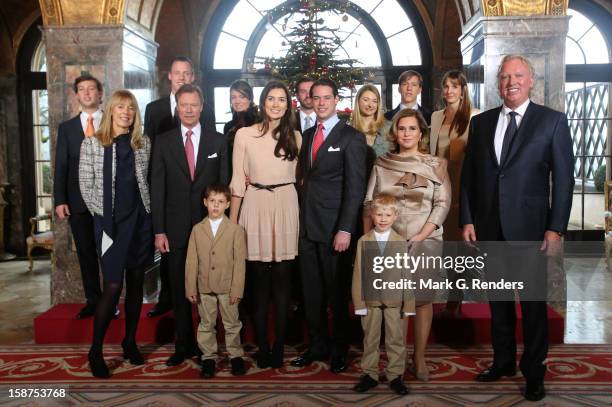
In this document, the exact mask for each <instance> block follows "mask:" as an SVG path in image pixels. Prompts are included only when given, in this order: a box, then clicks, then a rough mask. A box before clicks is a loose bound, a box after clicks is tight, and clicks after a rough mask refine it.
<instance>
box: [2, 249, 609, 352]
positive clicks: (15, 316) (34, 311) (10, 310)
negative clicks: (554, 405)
mask: <svg viewBox="0 0 612 407" xmlns="http://www.w3.org/2000/svg"><path fill="white" fill-rule="evenodd" d="M578 270H579V268H578ZM50 272H51V264H50V262H49V261H48V260H47V261H36V262H35V264H34V270H33V272H31V273H29V272H28V271H27V262H25V261H11V262H6V263H0V327H1V328H0V344H2V345H8V344H16V343H27V342H31V341H32V340H33V331H32V321H33V319H34V317H35V316H37V315H38V314H40V313H42V312H44V311H46V310H47V309H48V308H49V307H50V306H51V304H50V295H49V292H50V288H49V283H50V278H49V276H50ZM576 272H580V271H576ZM590 279H591V282H590V285H589V287H590V286H591V285H592V286H593V290H598V291H599V290H601V289H602V287H603V288H605V289H606V290H607V289H608V287H610V288H611V289H612V271H606V270H605V269H604V268H598V269H597V271H596V272H595V274H594V275H591V276H590ZM611 292H612V291H611ZM565 342H566V343H575V344H578V343H593V344H595V343H612V301H602V300H598V301H568V303H567V308H566V324H565Z"/></svg>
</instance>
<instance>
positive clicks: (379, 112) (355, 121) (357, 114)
mask: <svg viewBox="0 0 612 407" xmlns="http://www.w3.org/2000/svg"><path fill="white" fill-rule="evenodd" d="M368 91H369V92H372V93H373V94H374V95H376V97H377V98H378V108H377V109H376V113H374V121H373V122H371V123H370V125H369V127H368V128H365V123H364V122H365V120H364V118H363V116H362V115H361V110H360V109H359V99H360V98H361V96H362V95H363V94H364V93H365V92H368ZM384 123H385V115H384V113H383V108H382V100H381V98H380V92H378V89H377V88H376V86H374V85H372V84H367V85H363V86H362V87H361V88H359V91H358V92H357V95H356V96H355V107H354V108H353V117H352V119H351V125H352V126H353V127H354V128H356V129H357V130H359V131H360V132H362V133H364V134H372V133H376V132H377V131H378V130H380V128H381V127H382V126H383V124H384Z"/></svg>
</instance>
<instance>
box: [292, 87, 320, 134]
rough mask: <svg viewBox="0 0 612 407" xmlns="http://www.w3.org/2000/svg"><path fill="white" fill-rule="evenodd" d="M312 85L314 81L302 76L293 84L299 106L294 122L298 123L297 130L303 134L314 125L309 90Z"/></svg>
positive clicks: (315, 116)
mask: <svg viewBox="0 0 612 407" xmlns="http://www.w3.org/2000/svg"><path fill="white" fill-rule="evenodd" d="M313 83H314V79H312V78H309V77H308V76H304V77H302V78H300V79H299V80H298V81H297V83H296V84H295V95H296V97H297V100H298V102H300V106H299V107H298V108H297V110H296V111H295V121H296V123H298V126H299V127H298V130H299V131H300V133H304V132H305V131H306V130H308V129H309V128H311V127H312V126H314V125H315V123H316V121H317V115H316V113H315V112H314V108H313V105H312V98H311V97H310V88H311V87H312V84H313Z"/></svg>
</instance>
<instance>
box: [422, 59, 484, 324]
mask: <svg viewBox="0 0 612 407" xmlns="http://www.w3.org/2000/svg"><path fill="white" fill-rule="evenodd" d="M442 90H443V92H442V95H443V98H444V105H445V107H444V109H441V110H437V111H435V112H434V113H433V114H432V115H431V135H430V138H429V153H430V154H431V155H436V156H438V157H442V158H445V159H446V160H447V161H448V175H449V176H450V181H451V187H452V190H453V196H452V202H451V207H450V211H449V212H448V217H447V218H446V222H444V240H446V241H458V242H459V241H461V240H462V238H461V230H460V229H459V189H460V188H459V184H460V180H461V167H462V165H463V156H464V152H465V146H466V145H467V140H468V131H469V128H470V120H471V118H472V116H474V115H476V114H478V113H480V111H479V110H478V109H474V108H472V103H471V101H470V94H469V91H468V86H467V80H466V78H465V75H464V74H463V73H462V72H461V71H458V70H452V71H448V72H446V74H444V77H443V78H442ZM449 277H450V278H454V277H455V272H454V271H453V270H449ZM461 300H462V292H461V291H460V290H457V289H455V290H453V291H450V292H449V298H448V302H447V304H446V311H445V314H446V315H447V316H455V315H457V314H458V313H459V312H460V310H461Z"/></svg>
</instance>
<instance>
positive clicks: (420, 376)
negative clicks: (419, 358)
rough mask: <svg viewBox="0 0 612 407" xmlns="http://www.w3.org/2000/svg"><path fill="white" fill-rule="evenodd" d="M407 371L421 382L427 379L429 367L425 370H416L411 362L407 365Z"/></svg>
mask: <svg viewBox="0 0 612 407" xmlns="http://www.w3.org/2000/svg"><path fill="white" fill-rule="evenodd" d="M408 371H409V372H410V374H411V375H413V376H414V377H416V379H417V380H420V381H422V382H428V381H429V369H427V368H425V370H423V371H417V370H416V367H415V365H414V364H412V365H410V366H408Z"/></svg>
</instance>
